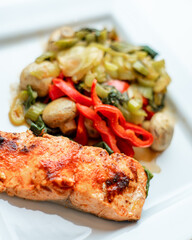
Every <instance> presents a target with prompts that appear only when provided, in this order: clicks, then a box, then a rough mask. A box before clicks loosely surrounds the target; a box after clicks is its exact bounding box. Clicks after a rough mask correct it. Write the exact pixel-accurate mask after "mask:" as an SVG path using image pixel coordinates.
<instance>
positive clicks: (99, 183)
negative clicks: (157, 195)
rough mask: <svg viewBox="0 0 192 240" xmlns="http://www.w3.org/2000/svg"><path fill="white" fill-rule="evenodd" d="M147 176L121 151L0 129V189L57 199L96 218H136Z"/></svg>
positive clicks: (17, 193) (118, 219)
mask: <svg viewBox="0 0 192 240" xmlns="http://www.w3.org/2000/svg"><path fill="white" fill-rule="evenodd" d="M146 182H147V176H146V173H145V171H144V169H143V167H142V166H141V165H140V163H139V162H137V161H136V160H134V159H133V158H131V157H128V156H126V155H124V154H117V153H114V154H112V155H110V156H109V154H108V153H107V152H106V151H105V150H104V149H102V148H96V147H88V146H81V145H79V144H77V143H75V142H73V141H70V140H69V139H68V138H65V137H54V136H50V135H48V134H45V135H44V136H43V137H36V136H34V135H33V134H32V132H31V131H27V132H24V133H5V132H1V131H0V192H7V194H8V195H10V196H14V195H15V196H18V197H21V198H25V199H31V200H41V201H57V202H59V203H61V204H64V205H66V206H70V207H73V208H75V209H78V210H81V211H85V212H89V213H92V214H95V215H97V216H99V217H102V218H106V219H111V220H116V221H124V220H138V219H139V218H140V216H141V212H142V207H143V204H144V202H145V198H146Z"/></svg>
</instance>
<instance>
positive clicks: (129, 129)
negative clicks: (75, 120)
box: [95, 104, 153, 147]
mask: <svg viewBox="0 0 192 240" xmlns="http://www.w3.org/2000/svg"><path fill="white" fill-rule="evenodd" d="M95 110H96V112H100V113H101V114H103V116H105V117H106V118H107V119H108V121H109V125H110V127H111V129H112V130H113V132H114V133H115V134H116V135H117V136H118V137H120V138H123V139H126V140H128V141H129V142H130V143H131V144H132V145H133V146H135V147H149V146H150V145H151V144H152V143H153V136H152V134H151V133H149V132H147V131H146V130H144V129H142V128H141V127H139V126H136V125H134V124H130V123H127V122H126V121H125V119H124V117H123V116H122V113H121V112H120V111H119V109H117V108H116V107H113V106H111V105H104V104H102V105H98V106H95ZM138 136H139V137H141V138H139V137H138Z"/></svg>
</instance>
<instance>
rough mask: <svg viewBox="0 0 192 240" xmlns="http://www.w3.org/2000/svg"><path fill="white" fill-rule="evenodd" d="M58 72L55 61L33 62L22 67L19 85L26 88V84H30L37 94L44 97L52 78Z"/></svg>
mask: <svg viewBox="0 0 192 240" xmlns="http://www.w3.org/2000/svg"><path fill="white" fill-rule="evenodd" d="M59 72H60V69H59V66H58V64H57V63H56V62H53V63H52V62H49V61H44V62H42V63H36V62H33V63H31V64H29V65H28V66H27V67H25V68H24V69H23V71H22V73H21V75H20V87H21V89H26V88H27V85H30V86H31V87H32V89H33V90H35V91H37V94H38V96H40V97H44V96H46V95H47V94H48V91H49V84H50V83H51V81H52V78H53V77H56V76H58V75H59Z"/></svg>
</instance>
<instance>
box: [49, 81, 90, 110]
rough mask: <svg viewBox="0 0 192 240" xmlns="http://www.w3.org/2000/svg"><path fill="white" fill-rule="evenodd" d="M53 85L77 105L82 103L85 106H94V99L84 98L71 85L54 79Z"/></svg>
mask: <svg viewBox="0 0 192 240" xmlns="http://www.w3.org/2000/svg"><path fill="white" fill-rule="evenodd" d="M53 83H54V85H55V86H56V87H58V88H59V89H60V90H61V91H62V92H63V93H64V94H65V95H67V96H68V97H69V98H71V99H72V100H73V101H75V102H76V103H80V104H82V105H85V106H91V105H92V99H91V98H89V97H86V96H84V95H83V94H81V93H80V92H78V91H77V90H76V89H75V88H74V86H72V84H71V83H69V82H65V81H63V80H61V79H57V78H55V79H53Z"/></svg>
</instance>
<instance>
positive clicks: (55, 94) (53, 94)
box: [49, 85, 65, 101]
mask: <svg viewBox="0 0 192 240" xmlns="http://www.w3.org/2000/svg"><path fill="white" fill-rule="evenodd" d="M64 95H65V94H64V93H63V92H62V91H61V90H60V89H59V88H58V87H57V86H55V85H49V97H50V98H51V100H52V101H53V100H55V99H57V98H60V97H62V96H64Z"/></svg>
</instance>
